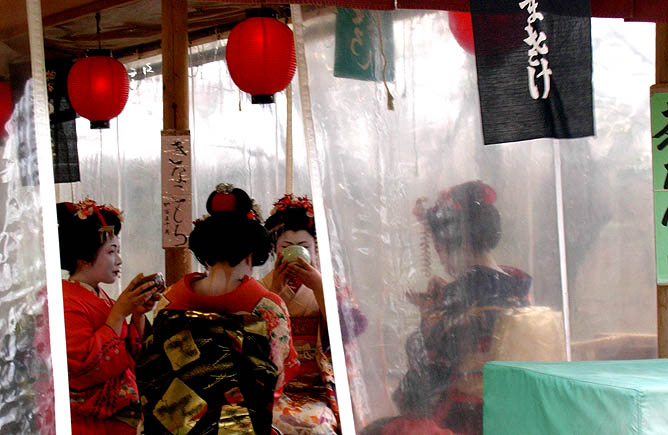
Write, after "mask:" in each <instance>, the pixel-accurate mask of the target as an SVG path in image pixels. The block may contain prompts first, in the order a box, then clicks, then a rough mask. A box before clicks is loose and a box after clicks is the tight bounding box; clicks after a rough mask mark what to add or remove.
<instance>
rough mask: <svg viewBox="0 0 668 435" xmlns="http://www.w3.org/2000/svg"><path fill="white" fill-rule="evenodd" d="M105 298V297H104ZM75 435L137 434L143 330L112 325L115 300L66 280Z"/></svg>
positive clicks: (73, 429)
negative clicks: (137, 370) (137, 363)
mask: <svg viewBox="0 0 668 435" xmlns="http://www.w3.org/2000/svg"><path fill="white" fill-rule="evenodd" d="M98 294H99V296H98ZM63 304H64V308H65V331H66V339H67V366H68V373H69V384H70V409H71V412H72V433H73V434H74V435H76V434H89V433H96V434H114V435H125V434H136V431H137V429H136V427H137V425H138V424H139V422H140V415H141V414H140V412H141V409H140V403H139V394H138V392H137V383H136V381H135V374H134V368H135V358H136V357H137V355H138V354H139V351H140V349H141V341H140V338H139V334H138V332H137V330H136V329H135V328H134V326H132V325H128V324H127V323H124V324H123V327H122V330H121V334H120V335H117V334H116V332H114V330H113V329H111V328H110V327H109V326H107V325H106V323H105V322H106V319H107V317H108V316H109V313H110V311H111V307H112V306H113V304H114V301H113V300H112V299H111V298H110V297H109V296H108V295H107V294H106V293H105V292H104V291H103V290H102V289H99V288H98V289H97V292H96V290H95V289H93V288H92V287H91V286H89V285H86V284H83V283H80V282H77V281H66V280H63Z"/></svg>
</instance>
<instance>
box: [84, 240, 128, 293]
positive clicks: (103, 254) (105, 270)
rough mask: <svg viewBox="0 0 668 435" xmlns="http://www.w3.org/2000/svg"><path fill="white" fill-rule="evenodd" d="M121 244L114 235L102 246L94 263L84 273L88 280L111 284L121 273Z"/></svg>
mask: <svg viewBox="0 0 668 435" xmlns="http://www.w3.org/2000/svg"><path fill="white" fill-rule="evenodd" d="M121 264H123V262H122V261H121V245H120V241H119V240H118V237H117V236H115V235H114V236H112V237H110V238H108V239H107V241H106V242H104V245H102V246H100V249H98V250H97V253H96V254H95V260H94V261H93V264H91V265H89V266H88V267H86V269H85V271H84V273H85V274H86V278H87V281H88V282H95V283H100V282H103V283H105V284H111V283H113V282H114V281H116V278H118V277H119V276H120V275H121Z"/></svg>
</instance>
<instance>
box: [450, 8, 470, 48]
mask: <svg viewBox="0 0 668 435" xmlns="http://www.w3.org/2000/svg"><path fill="white" fill-rule="evenodd" d="M448 24H450V31H451V32H452V36H454V37H455V40H456V41H457V43H459V45H460V46H461V47H462V48H463V49H464V50H465V51H466V52H468V53H471V54H474V53H475V44H474V42H473V23H472V22H471V14H470V13H468V12H448Z"/></svg>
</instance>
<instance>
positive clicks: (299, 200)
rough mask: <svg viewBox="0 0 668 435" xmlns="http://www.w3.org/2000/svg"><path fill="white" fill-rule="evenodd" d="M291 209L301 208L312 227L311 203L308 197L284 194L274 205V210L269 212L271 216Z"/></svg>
mask: <svg viewBox="0 0 668 435" xmlns="http://www.w3.org/2000/svg"><path fill="white" fill-rule="evenodd" d="M291 208H301V209H303V210H304V212H305V213H306V216H307V217H308V218H309V226H313V225H314V220H313V217H314V214H313V203H312V202H311V200H310V199H309V198H308V196H306V195H304V196H295V195H294V194H292V193H286V194H285V195H283V197H282V198H281V199H279V200H278V201H276V202H275V203H274V208H273V209H272V210H271V215H275V214H276V213H280V212H283V211H285V210H288V209H291Z"/></svg>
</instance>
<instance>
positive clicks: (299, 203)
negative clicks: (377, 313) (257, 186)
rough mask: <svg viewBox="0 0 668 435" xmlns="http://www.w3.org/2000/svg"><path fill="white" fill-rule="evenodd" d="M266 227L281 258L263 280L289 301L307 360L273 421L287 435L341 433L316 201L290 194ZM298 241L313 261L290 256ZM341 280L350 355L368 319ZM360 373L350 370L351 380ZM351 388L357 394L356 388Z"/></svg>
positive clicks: (343, 323)
mask: <svg viewBox="0 0 668 435" xmlns="http://www.w3.org/2000/svg"><path fill="white" fill-rule="evenodd" d="M265 227H266V228H267V230H268V231H269V232H270V233H271V235H272V237H273V241H274V248H275V253H276V262H275V265H274V269H273V270H272V271H271V272H270V273H269V274H267V275H266V276H265V277H264V279H263V280H262V283H263V284H264V285H265V286H266V287H267V288H268V289H270V290H271V291H272V292H274V293H277V294H278V295H279V296H281V298H282V299H283V300H284V301H285V304H286V305H287V308H288V312H289V313H290V319H291V325H292V338H293V342H294V346H295V349H296V350H297V353H298V354H299V360H300V363H301V367H300V371H299V374H298V375H297V376H296V377H295V378H294V379H293V380H292V381H291V382H289V383H288V384H286V385H285V388H284V390H283V395H282V396H281V398H280V400H279V401H278V402H277V403H276V404H275V405H274V419H273V424H274V426H276V427H277V428H279V429H280V430H281V431H283V432H284V433H286V434H287V433H289V434H333V433H338V432H339V431H340V429H339V426H340V425H339V417H338V406H337V402H336V395H335V389H334V374H333V369H332V362H331V354H330V349H329V338H328V335H327V321H326V319H327V317H326V316H327V313H326V311H325V305H324V297H323V288H322V277H321V275H320V270H319V265H318V256H317V238H316V232H315V223H314V219H313V205H312V203H311V201H310V200H309V199H308V198H307V197H306V196H303V197H295V196H294V195H292V194H286V195H284V196H283V197H282V198H281V199H280V200H278V201H277V202H276V203H274V208H273V210H272V211H271V216H270V217H269V218H268V219H267V221H266V223H265ZM293 246H301V247H302V248H304V249H305V250H307V251H308V253H309V255H308V256H307V257H309V258H310V261H307V260H305V259H304V258H303V257H298V258H297V259H296V261H287V259H286V260H285V261H284V251H285V249H286V248H289V247H293ZM291 249H292V248H291ZM285 253H286V257H287V251H285ZM335 282H336V287H337V288H336V291H337V301H338V303H339V304H338V305H339V317H340V318H341V326H342V331H341V333H342V335H343V342H344V346H346V349H347V351H346V354H347V355H350V354H351V353H353V352H352V350H351V349H353V346H354V345H353V344H352V343H351V339H352V338H354V337H356V336H357V335H359V334H361V333H362V332H363V331H364V329H365V328H366V325H367V320H366V317H365V316H364V315H363V314H362V313H361V311H360V310H359V309H358V308H357V307H356V306H355V304H354V303H353V299H352V295H351V293H350V290H349V289H348V288H347V287H345V286H344V285H342V282H341V280H340V279H335ZM354 376H355V375H354V373H353V372H351V370H350V369H349V379H350V378H351V377H352V378H354ZM351 390H352V391H353V394H355V392H354V390H355V389H354V388H352V387H351ZM355 402H356V403H360V402H363V401H362V400H359V401H355Z"/></svg>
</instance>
